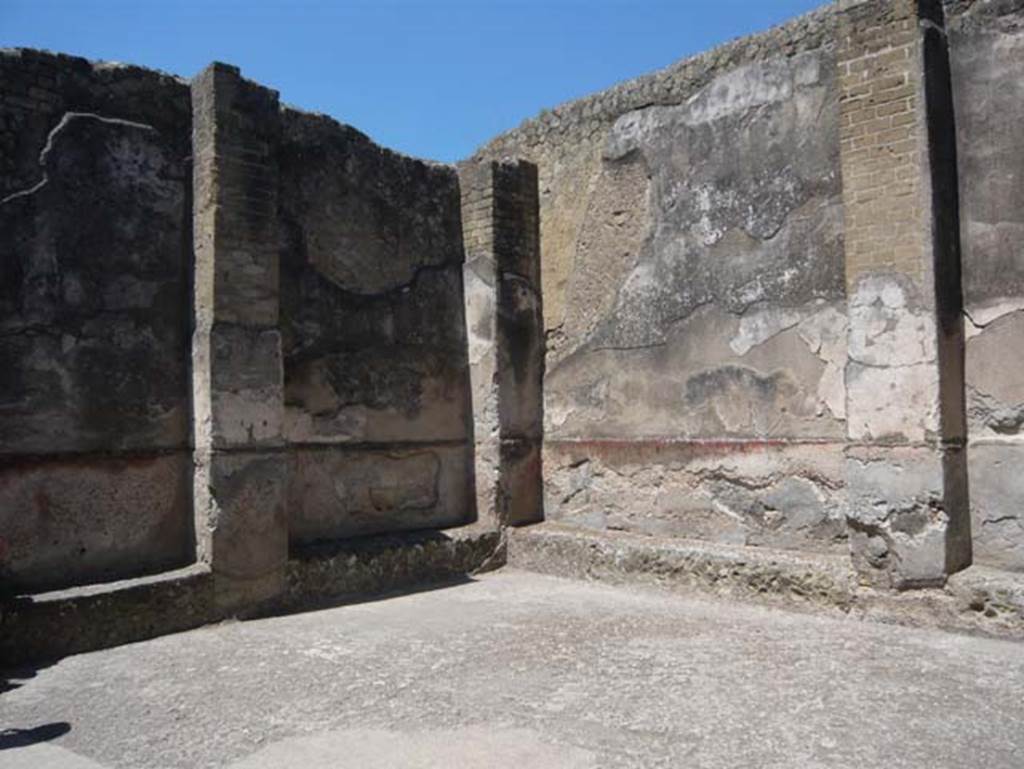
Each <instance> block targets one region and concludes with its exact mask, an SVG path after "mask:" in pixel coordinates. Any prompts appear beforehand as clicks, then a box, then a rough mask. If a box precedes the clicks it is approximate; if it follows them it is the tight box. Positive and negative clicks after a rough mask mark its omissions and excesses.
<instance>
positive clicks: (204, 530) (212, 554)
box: [195, 451, 289, 607]
mask: <svg viewBox="0 0 1024 769" xmlns="http://www.w3.org/2000/svg"><path fill="white" fill-rule="evenodd" d="M288 480H289V463H288V459H287V457H286V456H285V455H283V454H280V453H273V452H218V451H214V452H197V455H196V472H195V512H196V538H197V544H198V548H199V554H200V558H201V559H202V560H203V561H204V562H206V563H208V564H209V566H210V568H211V570H212V571H213V574H214V579H215V590H216V594H217V600H218V603H219V604H220V605H222V606H228V607H235V606H238V607H242V606H245V605H249V606H252V605H256V604H258V603H259V602H261V601H264V600H267V599H269V598H271V597H273V596H274V595H276V594H277V592H278V591H279V590H280V589H281V588H282V585H283V582H282V580H283V577H284V567H285V564H286V563H287V560H288V513H287V509H286V497H287V491H288Z"/></svg>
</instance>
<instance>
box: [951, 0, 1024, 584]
mask: <svg viewBox="0 0 1024 769" xmlns="http://www.w3.org/2000/svg"><path fill="white" fill-rule="evenodd" d="M947 13H948V17H949V19H948V26H949V30H950V50H951V57H950V58H951V62H952V72H953V94H954V97H955V106H956V109H955V113H956V127H957V140H958V141H957V153H958V158H959V169H960V226H961V240H962V245H963V294H964V303H965V307H964V310H965V315H966V348H967V352H966V389H967V421H968V434H969V439H970V440H969V449H968V466H969V477H970V498H971V508H972V529H973V534H974V559H975V562H977V563H984V564H990V565H993V566H999V567H1001V568H1008V569H1014V570H1017V571H1024V512H1022V501H1024V475H1022V473H1021V472H1020V468H1021V467H1024V341H1022V340H1024V132H1022V131H1021V125H1022V124H1024V123H1022V121H1024V2H1020V0H1002V1H990V2H957V3H951V4H950V6H949V8H948V11H947Z"/></svg>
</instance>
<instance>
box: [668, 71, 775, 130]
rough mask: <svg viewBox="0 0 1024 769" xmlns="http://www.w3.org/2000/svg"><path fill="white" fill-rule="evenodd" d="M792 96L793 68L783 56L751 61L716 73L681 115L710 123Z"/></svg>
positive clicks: (691, 121) (693, 122)
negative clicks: (723, 72)
mask: <svg viewBox="0 0 1024 769" xmlns="http://www.w3.org/2000/svg"><path fill="white" fill-rule="evenodd" d="M792 95H793V70H792V69H791V68H790V64H789V62H788V61H787V59H785V58H784V57H775V58H773V59H768V60H766V61H763V62H754V63H751V64H747V65H745V66H742V67H737V68H736V69H733V70H730V71H729V72H726V73H725V74H723V75H719V76H718V77H716V78H715V79H714V80H712V81H711V82H710V83H709V84H708V85H707V86H705V87H704V88H703V89H701V90H700V91H699V92H698V93H696V94H695V95H694V96H692V97H691V98H690V99H689V101H687V102H686V105H685V107H684V108H683V109H684V110H685V111H684V112H682V114H681V115H680V117H681V119H682V120H683V122H685V123H686V124H687V125H690V126H694V125H699V124H701V123H710V122H713V121H715V120H721V119H722V118H724V117H728V116H730V115H735V114H737V113H740V112H747V111H748V110H751V109H754V108H756V107H760V106H763V105H765V104H772V103H774V102H780V101H785V100H787V99H789V98H790V97H791V96H792Z"/></svg>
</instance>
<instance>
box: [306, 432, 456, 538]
mask: <svg viewBox="0 0 1024 769" xmlns="http://www.w3.org/2000/svg"><path fill="white" fill-rule="evenodd" d="M291 453H292V456H293V459H292V462H293V464H292V468H293V469H292V476H291V479H290V483H289V495H288V499H289V502H288V509H289V536H290V539H291V542H292V543H293V544H309V543H312V542H317V541H326V540H335V539H342V538H346V537H357V536H364V535H368V534H379V533H385V532H394V531H408V530H415V529H429V528H445V527H449V526H457V525H460V524H463V523H469V522H470V520H471V518H472V497H471V494H470V492H471V490H470V475H469V473H468V472H467V467H468V466H469V462H470V450H469V448H468V447H467V446H464V445H457V444H456V445H449V444H435V445H430V444H426V445H422V446H416V447H412V446H402V445H401V444H396V445H395V446H394V447H392V448H379V449H378V448H364V447H358V446H350V447H341V446H335V447H326V446H325V447H321V448H295V449H292V451H291Z"/></svg>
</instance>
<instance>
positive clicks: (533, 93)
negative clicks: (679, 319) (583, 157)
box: [0, 0, 823, 161]
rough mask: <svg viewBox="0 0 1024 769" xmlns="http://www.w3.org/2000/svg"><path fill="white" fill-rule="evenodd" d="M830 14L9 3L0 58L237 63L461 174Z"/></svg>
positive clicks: (689, 0)
mask: <svg viewBox="0 0 1024 769" xmlns="http://www.w3.org/2000/svg"><path fill="white" fill-rule="evenodd" d="M822 2H823V0H633V1H632V2H630V1H629V0H430V1H429V2H428V1H426V0H336V1H334V2H328V0H294V1H293V2H268V1H267V0H245V2H239V1H238V0H230V1H225V0H159V1H156V0H105V1H103V2H100V1H99V0H61V1H58V0H0V46H29V47H35V48H48V49H51V50H56V51H62V52H66V53H74V54H78V55H81V56H86V57H88V58H91V59H109V60H115V61H124V62H131V63H133V64H141V65H144V66H148V67H155V68H158V69H163V70H167V71H169V72H173V73H176V74H180V75H184V76H186V77H190V76H192V75H194V74H195V73H196V72H198V71H199V70H200V69H202V68H203V67H204V66H205V65H206V64H207V63H208V62H210V61H212V60H215V59H216V60H220V61H226V62H229V63H231V64H236V65H238V66H240V67H241V68H242V71H243V73H244V74H245V75H246V76H247V77H250V78H252V79H255V80H258V81H259V82H261V83H264V84H266V85H268V86H271V87H273V88H276V89H278V90H279V91H280V92H281V98H282V100H283V101H285V102H287V103H289V104H293V105H295V106H297V107H301V108H303V109H309V110H317V111H320V112H326V113H328V114H330V115H332V116H334V117H335V118H337V119H338V120H341V121H343V122H346V123H350V124H352V125H354V126H355V127H357V128H359V129H360V130H362V131H364V132H366V133H368V134H369V135H370V136H371V137H373V138H374V140H376V141H378V142H380V143H381V144H384V145H386V146H389V147H392V148H394V149H397V150H400V151H402V152H407V153H410V154H413V155H418V156H421V157H429V158H433V159H437V160H444V161H453V160H457V159H460V158H462V157H465V156H467V155H469V154H470V153H471V152H472V151H473V150H474V149H475V148H476V147H477V146H479V145H480V144H482V143H483V142H484V141H486V140H487V139H489V138H490V137H492V136H494V135H495V134H498V133H500V132H501V131H503V130H506V129H508V128H512V127H514V126H516V125H518V124H519V123H520V122H521V121H522V120H523V119H525V118H527V117H531V116H533V115H535V114H536V113H537V112H539V111H540V110H541V109H542V108H545V107H554V106H556V105H557V104H559V103H561V102H563V101H567V100H569V99H574V98H577V97H580V96H584V95H586V94H588V93H592V92H593V91H598V90H601V89H602V88H605V87H607V86H610V85H612V84H614V83H616V82H618V81H620V80H624V79H626V78H629V77H633V76H635V75H640V74H643V73H645V72H649V71H651V70H654V69H657V68H659V67H663V66H665V65H666V64H670V63H672V62H673V61H676V60H677V59H680V58H683V57H684V56H688V55H690V54H694V53H697V52H700V51H702V50H705V49H706V48H709V47H711V46H713V45H715V44H717V43H721V42H724V41H726V40H729V39H732V38H734V37H739V36H741V35H745V34H749V33H751V32H756V31H759V30H762V29H765V28H767V27H769V26H771V25H773V24H776V23H778V22H781V21H784V20H786V19H788V18H790V17H792V16H796V15H798V14H800V13H804V12H806V11H808V10H810V9H812V8H814V7H816V6H819V5H821V4H822ZM0 87H2V84H0Z"/></svg>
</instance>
